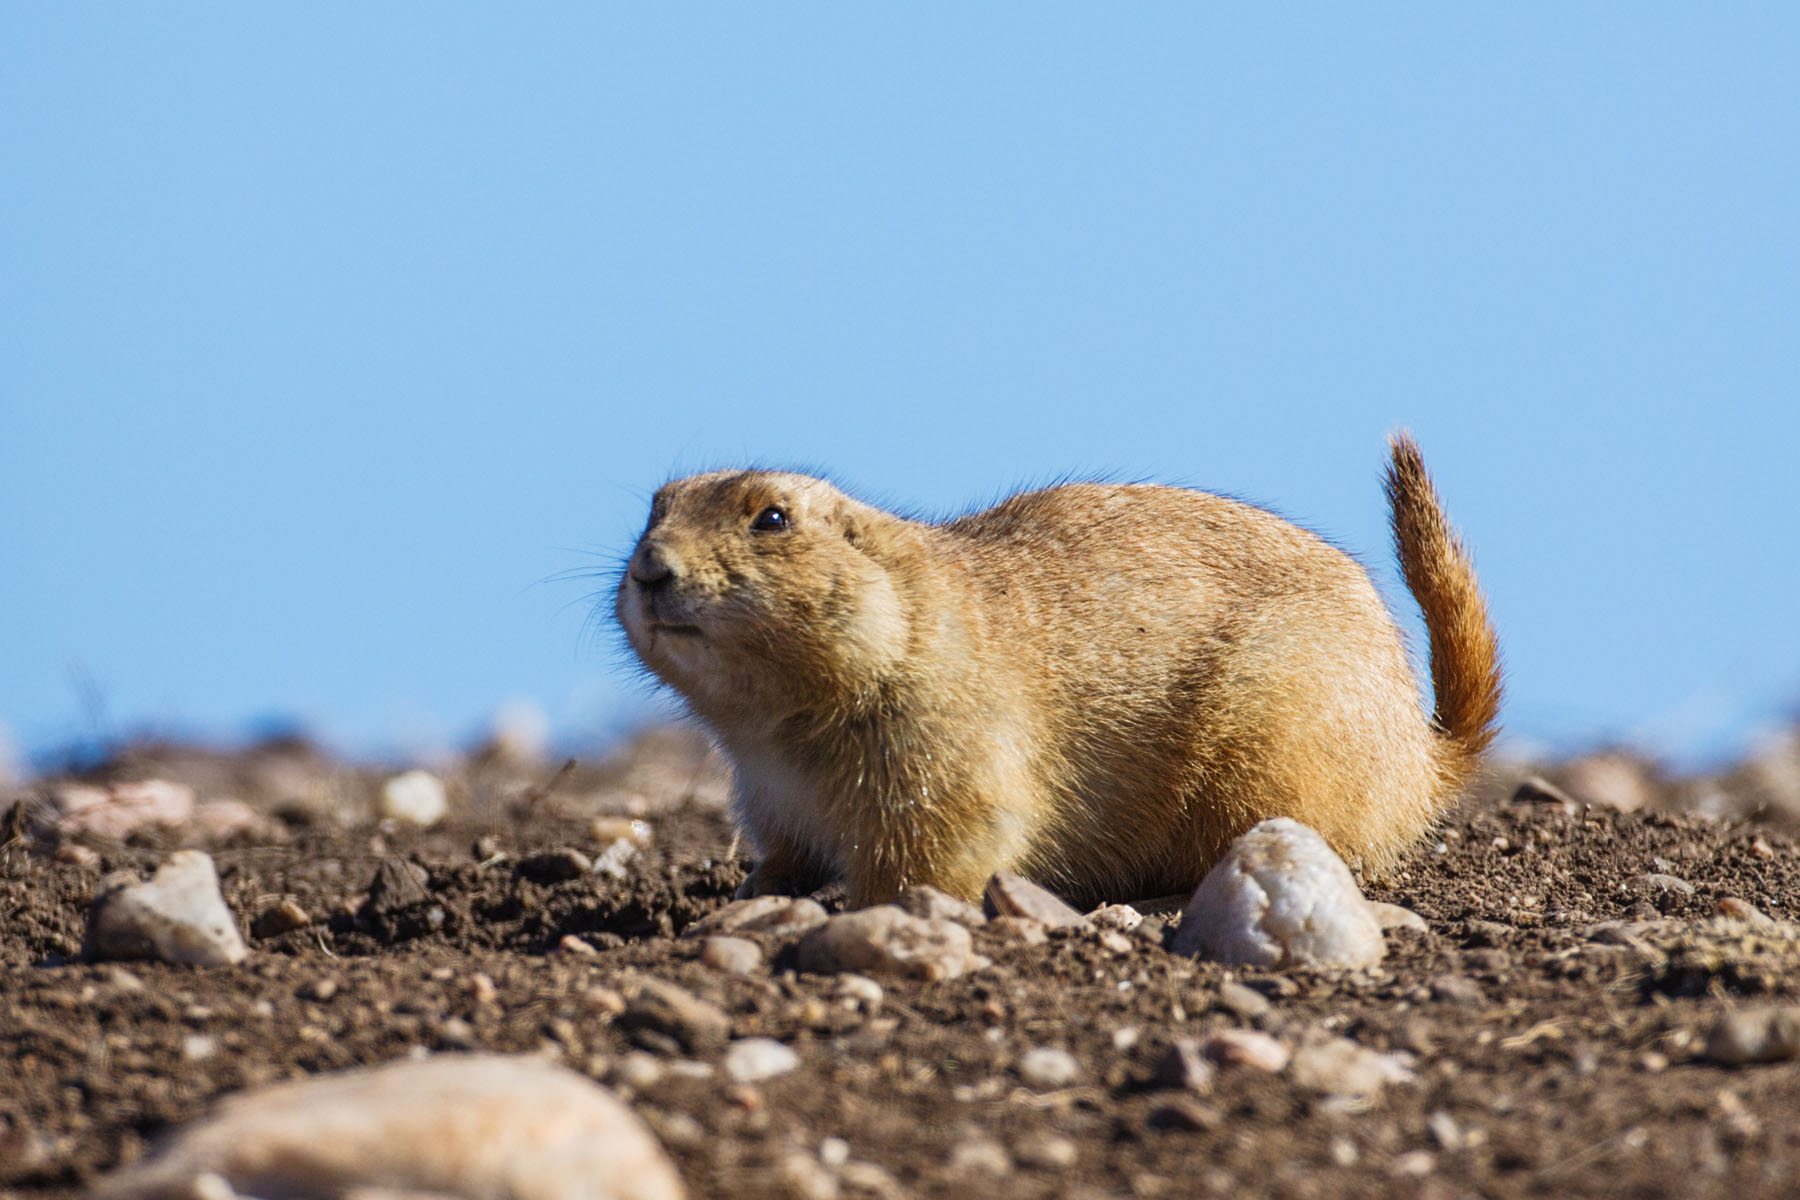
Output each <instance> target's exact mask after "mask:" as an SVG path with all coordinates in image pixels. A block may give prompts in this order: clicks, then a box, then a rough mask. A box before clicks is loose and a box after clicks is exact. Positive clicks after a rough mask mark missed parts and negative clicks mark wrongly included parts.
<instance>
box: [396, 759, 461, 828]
mask: <svg viewBox="0 0 1800 1200" xmlns="http://www.w3.org/2000/svg"><path fill="white" fill-rule="evenodd" d="M449 811H450V798H449V796H448V795H447V794H446V793H445V791H444V781H443V780H441V779H439V778H438V777H437V776H436V775H433V774H432V773H431V772H430V771H420V770H413V771H407V772H404V773H402V774H399V775H396V776H394V777H393V778H392V779H390V780H388V781H387V782H386V783H384V784H382V785H381V815H382V816H383V817H386V818H387V819H389V820H392V821H405V822H406V823H407V824H409V825H417V826H418V827H419V828H421V829H429V828H431V827H432V826H433V825H436V824H437V823H438V822H439V821H441V820H443V819H444V814H445V813H447V812H449Z"/></svg>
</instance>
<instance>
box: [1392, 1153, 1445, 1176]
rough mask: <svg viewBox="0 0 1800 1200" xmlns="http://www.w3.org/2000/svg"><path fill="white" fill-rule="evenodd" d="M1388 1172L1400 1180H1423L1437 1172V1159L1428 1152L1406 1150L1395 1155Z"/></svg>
mask: <svg viewBox="0 0 1800 1200" xmlns="http://www.w3.org/2000/svg"><path fill="white" fill-rule="evenodd" d="M1388 1170H1389V1171H1390V1172H1392V1173H1393V1174H1395V1175H1398V1176H1399V1177H1400V1178H1402V1179H1423V1178H1425V1177H1426V1176H1427V1175H1429V1174H1431V1173H1432V1172H1433V1171H1435V1170H1437V1157H1436V1156H1435V1155H1433V1154H1432V1153H1431V1151H1429V1150H1408V1151H1407V1152H1406V1153H1404V1154H1396V1155H1395V1156H1394V1161H1393V1162H1392V1163H1390V1164H1389V1166H1388Z"/></svg>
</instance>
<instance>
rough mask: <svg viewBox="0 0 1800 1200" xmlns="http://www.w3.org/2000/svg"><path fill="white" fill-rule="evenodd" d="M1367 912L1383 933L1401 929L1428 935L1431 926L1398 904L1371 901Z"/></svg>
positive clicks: (1410, 910)
mask: <svg viewBox="0 0 1800 1200" xmlns="http://www.w3.org/2000/svg"><path fill="white" fill-rule="evenodd" d="M1369 912H1370V913H1372V914H1374V917H1375V923H1376V924H1377V925H1379V926H1381V928H1382V931H1383V932H1384V933H1385V932H1391V931H1392V930H1396V929H1402V930H1405V931H1406V932H1408V933H1428V932H1430V930H1431V926H1429V925H1427V924H1426V923H1425V918H1424V917H1421V916H1420V915H1419V914H1418V913H1416V912H1414V911H1413V910H1412V909H1410V908H1405V907H1403V906H1401V905H1398V904H1387V903H1384V902H1383V901H1380V900H1371V901H1369Z"/></svg>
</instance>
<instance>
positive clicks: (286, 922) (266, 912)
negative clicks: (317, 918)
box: [250, 896, 312, 938]
mask: <svg viewBox="0 0 1800 1200" xmlns="http://www.w3.org/2000/svg"><path fill="white" fill-rule="evenodd" d="M311 924H312V916H311V915H310V914H308V913H307V911H306V910H305V909H304V908H301V907H300V905H299V903H298V902H297V901H296V900H295V899H294V898H293V897H292V896H285V897H283V898H282V899H280V900H278V901H276V902H275V903H274V904H271V905H270V906H269V907H267V908H265V909H263V910H262V912H260V913H258V914H257V916H256V920H255V921H253V922H252V923H251V925H250V932H251V934H253V935H254V936H256V937H259V938H272V937H280V936H281V935H282V934H284V933H292V932H294V930H296V929H305V928H306V927H307V926H308V925H311Z"/></svg>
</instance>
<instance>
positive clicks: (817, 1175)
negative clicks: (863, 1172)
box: [664, 1121, 838, 1200]
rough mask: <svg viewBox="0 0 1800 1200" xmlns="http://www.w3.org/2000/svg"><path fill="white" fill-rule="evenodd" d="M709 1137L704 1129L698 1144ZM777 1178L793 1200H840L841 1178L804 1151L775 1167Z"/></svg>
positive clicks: (789, 1154) (793, 1152)
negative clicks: (839, 1182) (838, 1178)
mask: <svg viewBox="0 0 1800 1200" xmlns="http://www.w3.org/2000/svg"><path fill="white" fill-rule="evenodd" d="M695 1126H696V1127H698V1126H699V1122H697V1121H696V1122H695ZM705 1136H706V1135H705V1131H704V1130H702V1131H701V1142H700V1143H696V1145H699V1144H701V1143H703V1142H704V1140H705ZM664 1140H667V1139H666V1138H665V1139H664ZM775 1178H776V1180H777V1181H778V1182H779V1183H780V1185H781V1191H780V1192H779V1194H780V1195H782V1196H784V1197H790V1198H791V1200H838V1181H837V1176H836V1175H834V1174H832V1172H831V1170H830V1168H829V1167H828V1166H827V1165H826V1164H824V1163H821V1162H818V1161H816V1160H815V1159H814V1158H813V1156H812V1155H810V1154H808V1153H807V1152H806V1151H804V1150H790V1151H788V1152H787V1153H786V1154H784V1155H782V1156H781V1158H780V1159H779V1160H778V1161H777V1162H776V1164H775Z"/></svg>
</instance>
